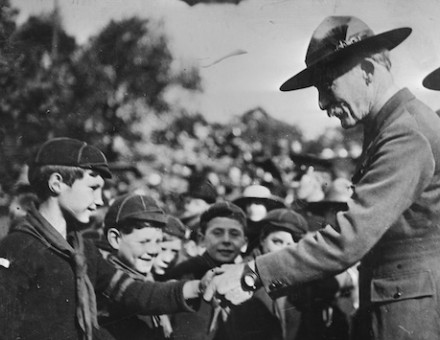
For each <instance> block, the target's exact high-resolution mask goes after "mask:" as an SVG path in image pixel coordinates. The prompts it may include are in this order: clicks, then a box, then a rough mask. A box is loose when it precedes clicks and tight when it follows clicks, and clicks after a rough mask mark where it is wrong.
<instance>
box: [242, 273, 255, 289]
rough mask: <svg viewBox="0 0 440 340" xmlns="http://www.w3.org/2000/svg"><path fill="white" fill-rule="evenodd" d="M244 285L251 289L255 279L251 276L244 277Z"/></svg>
mask: <svg viewBox="0 0 440 340" xmlns="http://www.w3.org/2000/svg"><path fill="white" fill-rule="evenodd" d="M244 283H245V284H246V286H248V287H250V288H253V287H254V286H255V278H254V277H253V276H252V275H246V276H245V277H244Z"/></svg>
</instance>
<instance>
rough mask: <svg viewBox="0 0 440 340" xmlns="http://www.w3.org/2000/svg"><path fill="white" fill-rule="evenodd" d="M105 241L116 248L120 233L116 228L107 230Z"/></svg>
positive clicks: (117, 247)
mask: <svg viewBox="0 0 440 340" xmlns="http://www.w3.org/2000/svg"><path fill="white" fill-rule="evenodd" d="M107 241H108V243H109V244H110V246H111V247H112V248H113V249H116V250H118V249H119V244H120V241H121V233H120V232H119V230H118V229H116V228H110V229H109V230H108V231H107Z"/></svg>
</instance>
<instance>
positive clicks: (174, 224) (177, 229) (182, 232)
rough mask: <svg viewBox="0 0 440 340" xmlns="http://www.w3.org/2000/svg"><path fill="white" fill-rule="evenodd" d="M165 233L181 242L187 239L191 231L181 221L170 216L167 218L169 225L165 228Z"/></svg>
mask: <svg viewBox="0 0 440 340" xmlns="http://www.w3.org/2000/svg"><path fill="white" fill-rule="evenodd" d="M163 231H164V232H165V233H167V234H170V235H173V236H176V237H178V238H180V239H181V240H184V239H186V238H187V236H188V234H189V232H190V229H189V228H187V227H186V226H185V225H184V224H183V222H182V221H181V220H179V219H178V218H177V217H174V216H171V215H168V216H167V224H166V225H165V228H164V229H163Z"/></svg>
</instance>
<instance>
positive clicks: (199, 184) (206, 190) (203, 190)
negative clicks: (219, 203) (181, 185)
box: [182, 180, 218, 204]
mask: <svg viewBox="0 0 440 340" xmlns="http://www.w3.org/2000/svg"><path fill="white" fill-rule="evenodd" d="M182 196H183V197H189V198H198V199H202V200H204V201H205V202H206V203H209V204H212V203H214V202H215V201H216V200H217V196H218V195H217V190H216V189H215V187H214V185H213V184H212V183H211V182H210V181H209V180H203V181H200V180H192V181H190V183H189V188H188V192H186V193H184V194H182Z"/></svg>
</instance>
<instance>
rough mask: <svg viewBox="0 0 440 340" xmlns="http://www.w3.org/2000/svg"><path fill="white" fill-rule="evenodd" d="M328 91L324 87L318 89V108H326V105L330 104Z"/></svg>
mask: <svg viewBox="0 0 440 340" xmlns="http://www.w3.org/2000/svg"><path fill="white" fill-rule="evenodd" d="M329 97H330V96H329V94H328V91H326V90H324V89H320V90H318V101H319V108H320V109H321V110H327V107H328V106H329V104H330V99H329Z"/></svg>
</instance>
